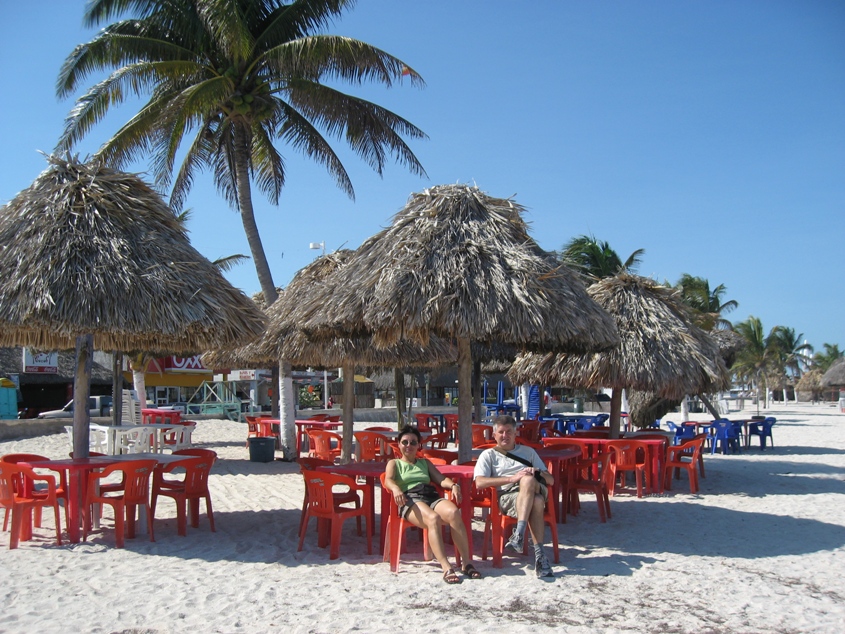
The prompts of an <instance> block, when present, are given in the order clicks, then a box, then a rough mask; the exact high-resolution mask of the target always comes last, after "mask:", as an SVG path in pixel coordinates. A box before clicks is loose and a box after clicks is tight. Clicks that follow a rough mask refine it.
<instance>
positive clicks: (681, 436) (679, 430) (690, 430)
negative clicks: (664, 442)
mask: <svg viewBox="0 0 845 634" xmlns="http://www.w3.org/2000/svg"><path fill="white" fill-rule="evenodd" d="M658 422H659V421H658ZM666 426H667V427H669V431H673V432H675V437H674V438H673V439H672V444H673V445H680V444H681V443H682V442H683V441H685V440H689V439H691V438H695V427H690V426H689V425H676V424H675V423H673V422H672V421H670V420H667V421H666ZM658 427H659V425H658Z"/></svg>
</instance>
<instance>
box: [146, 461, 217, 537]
mask: <svg viewBox="0 0 845 634" xmlns="http://www.w3.org/2000/svg"><path fill="white" fill-rule="evenodd" d="M212 466H214V458H211V459H208V458H205V457H199V456H185V459H184V460H179V461H178V462H171V463H170V464H167V465H165V466H164V468H162V469H161V470H156V472H155V474H154V475H153V494H152V501H151V502H150V514H151V515H152V516H153V517H155V511H156V502H157V501H158V497H159V496H160V495H164V496H166V497H169V498H173V501H174V502H176V531H177V533H178V534H179V535H181V536H182V537H184V536H185V535H187V534H188V522H187V510H188V506H189V503H190V509H191V526H192V527H193V528H198V527H199V523H200V520H199V515H200V500H201V499H203V500H205V514H206V515H208V525H209V526H210V527H211V532H212V533H214V532H215V530H214V511H213V510H212V508H211V492H210V491H209V490H208V475H209V473H211V467H212ZM177 469H184V470H185V473H184V476H183V477H182V479H170V478H165V474H167V473H173V471H175V470H177Z"/></svg>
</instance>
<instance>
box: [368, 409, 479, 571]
mask: <svg viewBox="0 0 845 634" xmlns="http://www.w3.org/2000/svg"><path fill="white" fill-rule="evenodd" d="M398 440H399V448H400V451H401V454H402V457H401V458H397V459H395V460H391V461H390V462H388V463H387V468H386V470H385V475H384V486H385V488H387V489H388V490H389V491H390V493H391V494H393V499H394V500H395V501H396V506H398V507H399V514H400V515H401V516H402V517H403V518H404V519H405V520H406V521H408V522H410V523H411V524H413V525H414V526H418V527H420V528H425V529H428V543H429V545H430V546H431V551H432V552H433V553H434V556H435V558H436V559H437V561H438V563H440V566H441V567H442V568H443V580H444V581H445V582H446V583H460V582H461V579H460V577H458V575H457V574H456V573H455V570H454V568H452V566H451V565H450V564H449V559H448V558H447V557H446V552H445V549H444V547H443V535H442V532H441V527H442V526H443V523H444V522H445V523H446V524H448V525H449V527H450V528H451V529H452V539H453V540H454V542H455V545H456V546H457V547H458V552H459V553H460V555H461V560H462V561H463V562H464V564H465V565H464V568H463V570H462V571H461V572H462V573H463V574H464V576H465V577H468V578H469V579H480V578H481V573H480V572H478V570H476V569H475V566H473V565H472V564H471V563H470V559H469V547H468V545H467V533H466V528H465V527H464V523H463V520H462V519H461V512H460V510H459V509H458V507H457V506H455V504H454V503H453V502H452V501H450V500H445V499H443V498H441V497H440V496H439V495H438V494H437V490H436V489H435V488H434V487H433V486H432V485H431V483H432V482H434V483H435V484H436V485H438V486H440V487H443V488H448V489H451V490H452V494H453V495H454V496H455V499H456V500H457V501H458V503H460V501H461V488H460V486H459V485H458V484H457V483H456V482H454V481H453V480H452V479H451V478H447V477H445V476H443V474H441V473H440V472H439V471H438V470H437V467H435V466H434V465H433V464H431V463H430V462H429V461H428V460H426V459H425V458H418V457H417V450H418V449H419V447H420V444H421V442H422V440H421V436H420V432H419V431H418V430H417V428H416V427H411V426H410V425H406V426H405V427H403V428H402V430H401V431H400V432H399V436H398Z"/></svg>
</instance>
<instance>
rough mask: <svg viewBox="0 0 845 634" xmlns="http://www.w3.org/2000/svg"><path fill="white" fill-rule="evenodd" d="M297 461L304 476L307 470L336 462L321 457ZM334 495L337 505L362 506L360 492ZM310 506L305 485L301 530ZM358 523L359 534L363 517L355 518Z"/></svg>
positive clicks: (349, 491) (350, 490) (300, 517)
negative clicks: (306, 511) (306, 509)
mask: <svg viewBox="0 0 845 634" xmlns="http://www.w3.org/2000/svg"><path fill="white" fill-rule="evenodd" d="M297 462H298V463H299V470H300V472H301V473H302V475H303V477H304V476H305V472H306V471H316V470H317V467H330V466H332V465H333V464H334V463H333V462H329V461H328V460H320V459H319V458H298V459H297ZM332 495H333V496H334V504H335V506H337V507H340V506H341V505H342V504H354V505H355V508H360V506H361V498H360V497H359V496H358V492H357V491H354V490H352V489H349V490H348V491H333V492H332ZM307 506H308V487H305V497H304V499H303V500H302V513H301V514H300V516H299V530H300V531H301V530H302V524H303V523H304V522H305V508H306V507H307ZM355 520H356V522H357V524H358V534H359V535H360V534H361V517H360V516H359V517H356V518H355Z"/></svg>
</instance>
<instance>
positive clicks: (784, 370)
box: [771, 326, 813, 403]
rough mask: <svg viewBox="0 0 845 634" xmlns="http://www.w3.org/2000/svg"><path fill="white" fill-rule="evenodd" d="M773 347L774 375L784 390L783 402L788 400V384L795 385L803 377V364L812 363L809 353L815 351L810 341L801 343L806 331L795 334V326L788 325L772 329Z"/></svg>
mask: <svg viewBox="0 0 845 634" xmlns="http://www.w3.org/2000/svg"><path fill="white" fill-rule="evenodd" d="M771 337H772V342H771V343H772V348H773V355H772V356H773V359H774V361H773V370H774V372H773V376H774V378H776V379H777V380H778V381H779V382H780V384H781V389H782V390H783V402H784V403H786V402H787V398H786V386H787V384H789V383H792V384H793V385H795V383H796V382H797V380H798V379H800V378H801V373H802V367H801V366H802V365H803V366H804V367H807V366H808V365H809V363H810V356H809V354H808V353H811V352H812V351H813V346H811V345H810V344H809V343H801V339H803V337H804V333H801V334H798V335H796V334H795V329H794V328H788V327H786V326H775V327H774V328H773V329H772V333H771ZM795 400H796V402H797V401H798V393H797V391H796V393H795Z"/></svg>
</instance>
